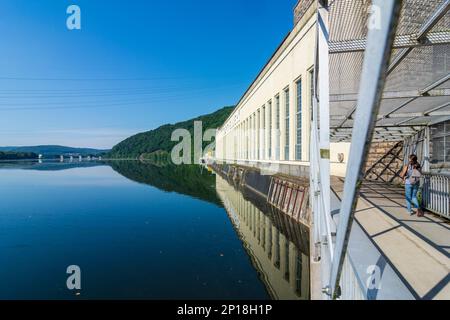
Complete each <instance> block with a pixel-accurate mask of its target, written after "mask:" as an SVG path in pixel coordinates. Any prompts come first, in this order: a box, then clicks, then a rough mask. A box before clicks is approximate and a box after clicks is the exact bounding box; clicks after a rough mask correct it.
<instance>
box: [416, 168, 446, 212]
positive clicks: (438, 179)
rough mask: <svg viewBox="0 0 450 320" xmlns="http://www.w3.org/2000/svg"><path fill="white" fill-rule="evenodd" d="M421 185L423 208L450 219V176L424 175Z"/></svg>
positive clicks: (440, 174)
mask: <svg viewBox="0 0 450 320" xmlns="http://www.w3.org/2000/svg"><path fill="white" fill-rule="evenodd" d="M421 183H422V206H423V207H424V208H425V209H427V210H429V211H432V212H434V213H437V214H439V215H441V216H443V217H445V218H447V219H450V175H449V174H442V173H439V174H435V173H424V174H423V175H422V182H421Z"/></svg>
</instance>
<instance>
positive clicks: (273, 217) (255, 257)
mask: <svg viewBox="0 0 450 320" xmlns="http://www.w3.org/2000/svg"><path fill="white" fill-rule="evenodd" d="M216 189H217V192H218V194H219V197H220V198H221V200H222V202H223V204H224V206H225V208H226V211H227V213H228V215H229V217H230V220H231V221H232V223H233V225H234V227H235V230H236V232H237V233H238V235H239V237H240V239H241V240H242V242H243V245H244V248H245V250H246V251H247V253H248V255H249V256H250V257H251V259H252V262H253V265H254V267H255V268H256V269H257V270H258V272H259V273H260V274H261V279H262V281H263V282H264V284H265V285H266V288H267V290H268V291H269V293H270V295H271V296H272V297H273V298H274V299H309V235H308V230H307V228H306V227H305V226H303V225H301V224H299V223H297V222H295V221H293V220H291V219H290V217H288V216H287V215H285V214H283V213H281V212H279V211H278V210H277V209H275V208H273V207H271V206H270V205H268V204H267V203H266V202H265V200H264V199H263V198H262V197H259V196H255V195H253V194H251V193H250V192H247V191H246V190H242V188H237V187H236V186H233V185H232V184H231V183H230V182H228V181H227V180H225V179H224V178H223V177H221V176H219V175H217V177H216Z"/></svg>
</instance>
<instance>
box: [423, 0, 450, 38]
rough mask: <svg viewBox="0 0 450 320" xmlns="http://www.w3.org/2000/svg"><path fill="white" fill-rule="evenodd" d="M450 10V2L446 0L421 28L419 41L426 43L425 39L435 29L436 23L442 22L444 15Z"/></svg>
mask: <svg viewBox="0 0 450 320" xmlns="http://www.w3.org/2000/svg"><path fill="white" fill-rule="evenodd" d="M449 9H450V0H445V1H444V2H442V4H441V5H440V6H439V7H438V8H437V10H436V11H435V12H434V13H433V14H432V15H431V17H430V18H429V19H428V20H427V22H425V24H424V25H423V26H422V28H420V30H419V32H418V34H417V41H419V42H421V43H425V42H426V41H425V38H426V36H427V34H428V33H429V32H430V31H431V29H433V27H434V26H435V25H436V23H438V22H439V20H441V19H442V18H443V17H444V15H445V14H446V13H447V12H448V10H449Z"/></svg>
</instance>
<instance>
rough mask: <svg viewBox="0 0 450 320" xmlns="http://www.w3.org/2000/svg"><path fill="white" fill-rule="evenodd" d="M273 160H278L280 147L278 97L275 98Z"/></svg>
mask: <svg viewBox="0 0 450 320" xmlns="http://www.w3.org/2000/svg"><path fill="white" fill-rule="evenodd" d="M275 132H276V135H275V137H276V140H275V145H276V146H275V159H276V160H280V145H281V134H280V96H279V95H278V96H276V98H275Z"/></svg>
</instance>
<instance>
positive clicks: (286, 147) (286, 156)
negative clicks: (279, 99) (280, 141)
mask: <svg viewBox="0 0 450 320" xmlns="http://www.w3.org/2000/svg"><path fill="white" fill-rule="evenodd" d="M284 106H285V107H284V110H285V114H286V117H285V124H286V125H285V131H286V133H285V145H284V160H289V140H290V139H289V89H286V90H285V91H284Z"/></svg>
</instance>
